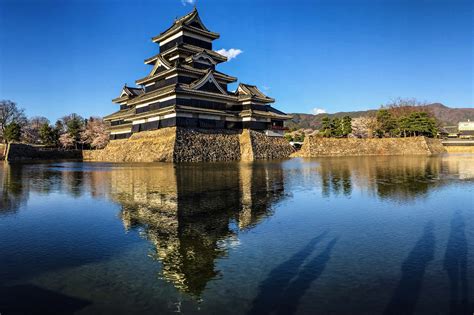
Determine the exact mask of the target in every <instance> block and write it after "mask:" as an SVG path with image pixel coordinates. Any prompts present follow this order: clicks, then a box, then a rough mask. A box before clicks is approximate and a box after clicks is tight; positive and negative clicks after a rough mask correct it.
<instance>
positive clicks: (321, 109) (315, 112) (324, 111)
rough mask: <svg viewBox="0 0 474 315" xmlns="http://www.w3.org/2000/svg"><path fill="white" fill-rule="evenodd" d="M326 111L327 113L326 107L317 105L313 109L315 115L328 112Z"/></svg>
mask: <svg viewBox="0 0 474 315" xmlns="http://www.w3.org/2000/svg"><path fill="white" fill-rule="evenodd" d="M326 113H327V112H326V110H325V109H324V108H317V107H315V108H313V110H312V114H313V115H319V114H326Z"/></svg>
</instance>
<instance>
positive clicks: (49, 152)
mask: <svg viewBox="0 0 474 315" xmlns="http://www.w3.org/2000/svg"><path fill="white" fill-rule="evenodd" d="M80 159H82V155H81V151H79V150H70V151H64V150H59V149H46V148H42V147H37V146H32V145H29V144H22V143H10V144H8V146H7V149H6V152H5V160H7V161H8V162H21V161H30V160H80Z"/></svg>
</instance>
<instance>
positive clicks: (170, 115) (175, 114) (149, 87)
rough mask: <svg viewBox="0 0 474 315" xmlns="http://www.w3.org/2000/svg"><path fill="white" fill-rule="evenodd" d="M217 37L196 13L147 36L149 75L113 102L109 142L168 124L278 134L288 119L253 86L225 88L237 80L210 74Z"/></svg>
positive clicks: (221, 59) (215, 57)
mask: <svg viewBox="0 0 474 315" xmlns="http://www.w3.org/2000/svg"><path fill="white" fill-rule="evenodd" d="M217 38H219V34H217V33H214V32H211V31H210V30H208V29H207V28H206V27H205V26H204V24H203V23H202V21H201V19H200V17H199V14H198V11H197V10H196V9H194V10H193V11H192V12H190V13H189V14H187V15H185V16H183V17H181V18H179V19H176V20H175V21H174V23H173V25H172V26H171V27H170V28H168V29H167V30H166V31H165V32H163V33H161V34H160V35H158V36H156V37H153V42H155V43H157V44H158V45H159V54H157V55H155V56H153V57H151V58H148V59H146V60H145V64H148V65H150V66H152V69H151V71H150V73H149V74H148V75H147V76H146V77H143V78H141V79H138V80H136V84H137V85H138V86H140V87H139V88H132V87H128V86H124V87H123V89H122V91H121V93H120V95H119V96H118V97H117V98H115V99H114V100H113V102H115V103H117V104H119V105H120V110H119V111H117V112H115V113H113V114H110V115H108V116H106V117H104V119H105V120H106V121H109V122H110V125H111V127H110V131H111V139H112V140H114V139H123V138H128V137H129V136H130V135H131V134H132V133H136V132H140V131H146V130H153V129H159V128H165V127H173V126H178V127H185V128H186V127H189V128H206V129H252V130H258V131H261V132H264V133H265V134H267V135H271V136H282V135H283V129H284V127H283V122H284V121H285V120H287V119H289V118H291V117H290V116H288V115H286V114H285V113H283V112H281V111H279V110H276V109H274V108H273V107H271V106H270V105H269V104H270V103H273V102H274V101H275V100H274V99H273V98H271V97H268V96H267V95H265V94H263V93H262V92H261V91H260V90H259V89H258V88H257V87H256V86H254V85H248V84H243V83H240V84H239V85H238V88H237V90H236V91H229V90H228V89H227V85H228V84H230V83H233V82H236V81H237V78H235V77H232V76H230V75H227V74H224V73H222V72H219V71H217V70H216V67H217V65H218V64H219V63H222V62H225V61H227V58H226V57H225V56H223V55H221V54H219V53H217V52H215V51H213V50H212V42H213V41H214V40H215V39H217Z"/></svg>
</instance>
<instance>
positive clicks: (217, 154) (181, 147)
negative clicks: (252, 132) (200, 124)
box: [173, 128, 240, 162]
mask: <svg viewBox="0 0 474 315" xmlns="http://www.w3.org/2000/svg"><path fill="white" fill-rule="evenodd" d="M239 159H240V143H239V133H238V132H236V131H232V130H220V131H219V130H218V131H214V130H206V129H183V128H178V129H177V131H176V142H175V147H174V155H173V161H174V162H203V161H236V160H239Z"/></svg>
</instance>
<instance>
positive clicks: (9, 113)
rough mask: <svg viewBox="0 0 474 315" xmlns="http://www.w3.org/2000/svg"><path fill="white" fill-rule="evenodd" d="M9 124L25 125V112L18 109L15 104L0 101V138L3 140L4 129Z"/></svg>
mask: <svg viewBox="0 0 474 315" xmlns="http://www.w3.org/2000/svg"><path fill="white" fill-rule="evenodd" d="M11 123H16V124H18V125H20V126H24V125H25V124H26V116H25V112H24V110H23V109H21V108H18V106H17V105H16V103H15V102H12V101H9V100H2V101H0V138H2V139H3V134H4V132H5V128H6V127H7V126H8V125H9V124H11Z"/></svg>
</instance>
